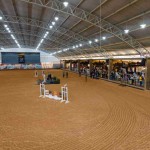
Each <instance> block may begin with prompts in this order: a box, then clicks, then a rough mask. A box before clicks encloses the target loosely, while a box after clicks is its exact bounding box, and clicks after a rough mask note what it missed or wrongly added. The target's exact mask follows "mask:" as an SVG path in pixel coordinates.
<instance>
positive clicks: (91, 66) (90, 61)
mask: <svg viewBox="0 0 150 150" xmlns="http://www.w3.org/2000/svg"><path fill="white" fill-rule="evenodd" d="M92 62H93V60H92V59H90V60H89V64H90V73H91V71H92V69H93V63H92Z"/></svg>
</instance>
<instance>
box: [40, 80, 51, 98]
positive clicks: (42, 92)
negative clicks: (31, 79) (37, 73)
mask: <svg viewBox="0 0 150 150" xmlns="http://www.w3.org/2000/svg"><path fill="white" fill-rule="evenodd" d="M48 96H49V90H46V89H45V84H43V83H42V84H40V97H42V98H45V97H48Z"/></svg>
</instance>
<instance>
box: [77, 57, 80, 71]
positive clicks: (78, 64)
mask: <svg viewBox="0 0 150 150" xmlns="http://www.w3.org/2000/svg"><path fill="white" fill-rule="evenodd" d="M77 68H78V72H79V71H80V60H78V62H77Z"/></svg>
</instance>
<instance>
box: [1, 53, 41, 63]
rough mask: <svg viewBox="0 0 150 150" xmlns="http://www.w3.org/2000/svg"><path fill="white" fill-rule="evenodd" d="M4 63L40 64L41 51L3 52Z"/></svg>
mask: <svg viewBox="0 0 150 150" xmlns="http://www.w3.org/2000/svg"><path fill="white" fill-rule="evenodd" d="M1 57H2V64H40V63H41V61H40V53H16V52H2V53H1Z"/></svg>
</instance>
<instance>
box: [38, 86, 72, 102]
mask: <svg viewBox="0 0 150 150" xmlns="http://www.w3.org/2000/svg"><path fill="white" fill-rule="evenodd" d="M40 97H42V98H46V97H47V98H50V99H54V100H58V101H60V102H61V103H62V102H65V103H66V104H67V103H69V100H68V87H67V84H65V85H64V86H63V87H61V97H58V96H57V95H55V94H54V95H52V94H50V93H49V90H46V89H45V84H43V83H41V84H40Z"/></svg>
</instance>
